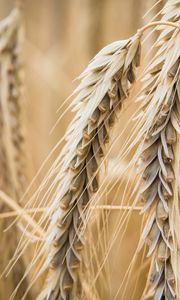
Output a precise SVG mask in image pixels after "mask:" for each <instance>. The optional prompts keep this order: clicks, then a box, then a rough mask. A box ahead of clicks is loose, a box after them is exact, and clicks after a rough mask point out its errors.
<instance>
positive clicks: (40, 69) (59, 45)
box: [0, 0, 164, 300]
mask: <svg viewBox="0 0 180 300" xmlns="http://www.w3.org/2000/svg"><path fill="white" fill-rule="evenodd" d="M156 2H157V1H153V0H148V1H143V0H137V1H135V0H121V1H120V0H85V1H83V0H74V1H70V0H69V1H63V0H51V1H50V0H39V1H30V0H24V5H23V22H24V27H25V33H24V35H25V41H24V44H23V48H22V60H23V63H24V69H25V70H24V79H23V81H24V85H23V94H22V95H23V96H22V106H23V118H24V119H23V120H24V136H25V157H26V176H27V178H26V181H27V182H26V187H25V188H27V187H28V185H29V184H30V183H31V181H32V180H33V178H35V180H34V182H33V184H32V186H31V188H30V190H28V192H27V194H26V195H25V197H24V198H23V201H22V202H21V204H20V205H22V206H24V205H25V204H26V202H27V201H28V200H29V199H30V198H31V197H32V196H33V195H34V192H35V191H36V190H37V188H38V187H39V186H40V183H41V182H42V180H43V178H44V176H45V175H46V174H47V171H48V170H49V168H50V167H51V165H52V163H53V162H54V160H55V158H56V157H57V153H58V151H59V150H60V149H62V147H63V146H64V144H63V143H64V141H63V143H62V144H61V145H60V146H59V147H58V149H56V150H55V151H54V152H53V153H52V155H51V156H50V158H49V159H48V161H47V163H46V164H45V166H44V167H43V169H42V170H41V172H40V173H38V175H37V176H36V174H37V172H38V170H39V168H40V167H41V165H42V163H43V162H44V161H45V160H46V158H47V156H48V155H49V153H50V152H51V151H52V149H53V148H54V146H55V145H56V144H57V143H58V141H59V140H60V139H61V138H62V137H63V135H64V133H65V131H66V129H67V127H68V124H69V123H70V122H71V120H72V118H73V116H74V113H73V112H71V111H70V110H68V111H67V112H66V113H65V115H64V116H63V118H62V119H61V120H60V122H58V123H57V124H56V122H57V120H58V118H59V116H61V115H62V114H63V113H64V112H65V110H66V108H67V107H68V104H69V103H70V101H71V100H69V101H68V102H67V103H65V104H63V102H64V100H65V99H66V98H67V97H68V96H69V95H70V94H71V93H72V91H73V90H74V88H75V87H76V86H77V82H76V81H74V79H75V78H76V77H77V76H79V74H80V73H81V72H82V71H83V70H84V69H85V67H86V65H87V64H88V62H89V61H90V60H91V59H92V58H93V56H94V55H95V54H96V53H97V52H98V51H99V50H100V49H101V48H103V47H104V46H105V45H107V44H109V43H111V42H113V41H116V40H120V39H126V38H128V37H130V36H132V35H133V34H134V33H135V32H136V31H137V29H138V28H140V27H141V26H143V25H144V24H146V23H147V22H149V21H150V20H151V19H152V17H153V16H154V15H156V13H158V12H159V11H160V9H161V8H162V7H163V2H164V1H160V3H158V4H157V5H156V6H155V8H154V9H153V10H152V12H150V13H149V14H148V15H146V16H145V17H144V18H143V15H144V14H145V13H146V12H147V11H148V10H149V9H150V8H151V7H152V6H153V5H154V4H155V3H156ZM14 4H15V1H13V0H11V1H10V0H0V18H1V19H3V18H5V17H6V16H7V15H8V14H9V13H10V12H11V10H12V8H13V7H14ZM154 38H155V34H154V33H153V35H151V36H150V38H149V40H148V41H147V42H146V45H145V47H144V48H145V49H144V52H143V53H142V57H143V58H142V59H144V57H145V55H146V52H148V49H149V45H150V44H148V43H151V41H154ZM138 72H140V70H139V71H138ZM139 88H140V86H139V85H138V84H137V86H136V87H135V89H132V91H131V94H132V97H131V100H130V101H129V102H128V103H127V104H125V105H124V108H123V109H124V110H123V114H122V116H121V118H120V119H119V121H118V124H117V125H116V127H115V129H114V131H113V134H114V136H118V134H119V132H120V131H122V128H124V127H125V126H124V124H128V126H127V128H126V130H125V131H124V132H123V134H121V135H120V136H119V138H118V139H117V141H116V142H115V143H114V144H113V147H112V149H111V151H110V152H109V154H108V159H107V160H108V162H107V169H108V172H107V173H106V174H107V176H106V178H105V183H107V184H108V185H107V186H108V189H107V190H106V188H104V190H103V192H102V193H101V197H100V199H98V204H107V205H111V204H113V205H118V204H119V203H121V200H122V199H120V197H121V195H123V193H124V190H125V189H126V185H127V183H130V185H129V186H128V191H127V197H128V196H129V195H130V193H131V192H132V190H133V187H134V185H135V183H134V180H135V179H134V178H135V177H134V176H135V174H134V173H135V170H132V172H131V173H129V174H128V175H127V176H125V178H122V173H123V170H125V169H126V167H127V165H128V162H129V160H130V159H131V157H132V155H133V153H134V152H133V151H132V152H130V153H129V154H128V156H127V157H125V159H124V160H123V159H119V153H120V152H121V149H122V148H123V147H124V145H125V143H126V140H127V139H128V135H130V134H131V128H132V126H133V125H132V122H131V116H132V115H133V113H134V111H135V110H136V109H137V105H138V104H137V103H135V102H134V99H135V98H136V96H137V94H138V91H139ZM62 104H63V106H62ZM59 107H60V109H59V110H58V108H59ZM55 124H56V126H55V128H54V129H53V130H52V128H53V127H54V125H55ZM35 176H36V177H35ZM7 194H9V193H8V192H7ZM9 196H11V197H12V198H14V197H13V196H12V194H10V195H9ZM128 203H129V202H128V199H127V200H126V199H125V200H124V201H123V204H124V205H126V204H128ZM47 205H48V203H47ZM1 206H2V208H1V210H2V211H1V212H2V213H4V212H7V211H9V210H12V209H11V207H10V208H9V207H8V206H7V205H6V204H5V203H4V201H2V205H1ZM92 214H94V215H93V217H92V220H90V224H89V226H88V235H89V237H90V238H89V241H88V243H87V245H86V246H85V255H87V257H89V256H88V255H89V251H90V245H91V243H92V244H94V249H97V255H98V256H99V257H100V258H102V259H103V255H104V249H103V247H104V248H107V246H109V245H107V244H106V243H107V240H108V237H109V236H113V235H114V233H115V230H116V228H117V224H118V222H119V220H120V219H121V217H122V218H123V211H122V212H120V211H119V210H116V209H115V210H108V209H107V210H104V211H101V210H97V211H96V210H94V211H93V213H92ZM36 218H37V219H38V218H39V215H36V216H35V219H36ZM96 218H98V220H99V221H98V224H97V223H96V222H93V220H94V219H96ZM13 220H14V218H9V219H8V221H7V222H4V219H3V218H1V219H0V224H1V226H0V227H1V234H2V241H3V239H4V241H3V242H2V243H1V246H0V255H1V258H0V267H1V268H0V272H3V270H4V267H5V266H6V264H8V259H9V258H10V257H6V250H5V249H7V250H8V247H11V251H12V248H13V249H14V250H13V251H14V252H15V249H16V246H17V245H18V241H14V243H15V245H13V246H12V245H10V243H8V240H10V239H11V233H12V231H11V230H13V228H14V227H15V226H13V227H10V228H9V229H8V231H7V232H3V230H4V229H6V228H7V226H9V225H10V224H11V222H12V221H13ZM141 221H142V215H139V211H138V210H134V211H133V213H132V216H131V218H130V219H129V221H128V224H127V228H126V235H125V236H122V232H117V233H116V234H115V235H114V243H113V245H112V247H110V250H109V252H108V254H107V257H106V262H105V264H104V267H103V268H104V274H105V275H103V272H102V274H100V276H99V278H98V279H97V289H98V291H99V294H100V295H101V299H103V300H111V299H117V300H121V299H124V298H122V297H123V295H122V292H120V293H118V289H119V287H120V285H121V283H122V282H123V279H124V276H125V274H126V271H127V269H128V267H129V264H130V262H131V260H132V258H133V255H134V253H135V251H136V248H137V245H138V241H139V235H140V232H141ZM104 222H105V223H104ZM25 224H26V223H25ZM24 226H25V225H24ZM98 226H99V227H98ZM103 226H107V232H106V233H104V235H105V234H107V237H105V236H104V244H103V243H102V245H96V242H97V240H96V237H97V236H98V234H99V233H98V232H99V229H100V228H102V227H103ZM17 230H19V229H18V227H17ZM20 231H22V230H20ZM5 235H6V237H7V239H6V238H5ZM102 235H103V234H102ZM25 239H26V237H25ZM120 240H123V243H119V241H120ZM6 243H7V244H6ZM12 243H13V242H12ZM89 243H90V245H89ZM97 244H98V242H97ZM122 245H123V247H122ZM101 247H102V248H101ZM33 248H34V247H33V243H32V245H31V246H30V249H29V250H27V251H25V253H24V254H23V264H25V265H28V264H29V262H30V256H32V255H33ZM13 251H12V252H13ZM7 252H8V251H7ZM14 252H13V253H12V254H11V256H12V255H13V254H14ZM87 260H88V259H87ZM94 260H95V259H94ZM100 260H101V259H100ZM140 260H141V257H140V259H139V261H137V262H136V264H137V266H138V264H139V265H140V264H141V261H140ZM96 263H97V262H96V261H93V262H92V264H94V265H96ZM18 264H19V262H17V265H18ZM148 265H149V263H148V262H147V263H146V264H145V265H143V266H142V268H143V270H142V272H141V273H140V278H139V280H138V282H137V283H136V281H135V280H132V282H130V283H129V286H128V291H127V294H126V297H127V299H132V298H131V297H132V294H133V292H134V290H135V288H136V289H137V292H136V295H135V297H134V298H133V300H138V299H140V297H141V295H142V291H143V289H144V286H145V282H146V279H147V278H146V277H147V275H146V273H147V270H148ZM19 268H20V265H19ZM137 269H138V267H137ZM107 270H108V271H107ZM31 272H32V273H33V270H32V271H31ZM31 272H30V274H29V275H28V277H27V281H28V282H30V281H31V276H32V275H33V274H31ZM87 272H88V271H87ZM106 272H107V273H108V277H107V278H106V276H107V275H106ZM20 273H21V270H20ZM143 274H144V276H143ZM135 275H136V274H135ZM101 276H102V277H103V276H105V280H104V279H103V280H102V277H101ZM14 277H16V275H14V273H10V275H9V276H8V277H7V279H4V278H3V279H1V280H0V299H3V300H6V299H7V300H8V299H9V297H10V295H11V293H12V292H13V289H14V288H15V284H17V282H16V280H15V278H14ZM13 281H15V284H14V282H13ZM102 282H103V284H104V285H103V286H102ZM24 284H25V285H26V284H28V283H26V282H25V283H24ZM136 284H137V286H136ZM20 289H21V287H20ZM41 289H42V281H41V280H37V281H36V282H35V286H34V287H33V288H32V291H31V292H30V293H28V296H27V299H36V296H37V294H38V293H39V290H41ZM7 290H8V292H7ZM22 293H23V291H22ZM21 297H22V295H21V293H20V294H18V293H17V295H16V296H15V299H17V300H20V299H21ZM92 297H94V296H92ZM52 299H54V298H52ZM59 299H60V298H59ZM92 300H93V298H92ZM94 300H95V298H94Z"/></svg>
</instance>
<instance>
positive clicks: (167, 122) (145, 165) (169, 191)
mask: <svg viewBox="0 0 180 300" xmlns="http://www.w3.org/2000/svg"><path fill="white" fill-rule="evenodd" d="M178 8H179V1H168V2H167V4H166V6H165V8H164V11H163V12H164V16H163V17H162V20H171V21H173V22H176V21H177V20H179V17H178V16H177V10H178ZM179 44H180V34H179V32H178V31H175V32H174V31H172V29H171V28H165V29H164V30H163V31H162V32H161V34H160V36H159V39H158V46H159V49H158V51H157V53H156V55H155V57H154V59H153V61H152V62H151V63H150V67H149V68H148V70H147V76H146V77H145V88H144V92H145V96H144V97H143V98H144V104H143V110H144V111H143V114H144V124H145V128H146V130H145V142H144V143H143V147H142V148H141V151H142V153H141V161H142V164H141V170H142V181H143V185H142V187H141V193H140V198H141V201H142V203H143V205H144V207H143V209H142V213H145V212H147V215H148V219H147V221H146V224H145V228H144V230H143V233H142V236H141V240H140V245H139V249H141V247H142V246H143V245H144V244H146V245H147V248H148V253H147V256H148V257H152V259H151V267H150V271H149V275H148V280H147V284H146V287H145V290H144V293H143V296H142V298H143V299H167V300H170V299H179V297H180V294H179V275H178V270H177V261H178V260H177V257H178V259H179V254H178V252H179V246H180V244H179V241H178V239H179V238H178V236H177V230H178V228H180V220H178V217H179V212H178V211H179V207H178V204H177V201H178V189H179V187H178V185H179V177H178V176H179V175H178V172H179V155H178V148H177V147H178V146H179V134H180V114H179V113H180V110H179V108H180V81H179V75H180V65H179V63H180V51H179ZM150 115H151V117H150ZM175 209H177V211H176V213H177V216H178V217H177V216H176V217H175ZM173 216H174V217H173Z"/></svg>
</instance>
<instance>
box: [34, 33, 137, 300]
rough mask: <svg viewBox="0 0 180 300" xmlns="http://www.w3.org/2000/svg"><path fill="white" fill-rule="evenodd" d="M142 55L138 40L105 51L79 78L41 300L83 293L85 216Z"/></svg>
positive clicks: (46, 248) (54, 205) (54, 204)
mask: <svg viewBox="0 0 180 300" xmlns="http://www.w3.org/2000/svg"><path fill="white" fill-rule="evenodd" d="M139 51H140V44H139V35H135V36H134V37H132V38H131V39H128V40H124V41H118V42H115V43H113V44H111V45H109V46H107V47H105V48H104V49H103V50H101V51H100V52H99V53H98V54H97V55H96V57H95V58H94V59H93V60H92V61H91V62H90V64H89V66H88V67H87V69H86V70H85V71H84V73H83V74H82V75H81V76H80V78H81V83H80V85H79V87H78V88H77V89H76V91H75V93H77V92H78V95H77V96H76V98H75V100H74V101H73V103H72V105H73V106H74V107H75V110H77V113H76V116H75V119H74V120H73V122H72V124H71V125H70V127H69V129H68V131H67V133H66V140H67V142H66V145H65V147H64V149H63V151H62V153H63V154H61V155H62V156H61V160H62V161H61V160H60V161H58V163H57V166H59V165H61V169H60V170H59V171H58V176H57V178H55V181H57V189H56V191H55V194H54V195H53V201H52V205H51V207H50V209H49V212H48V213H49V214H51V212H52V211H54V214H53V216H52V217H51V223H50V225H49V229H48V234H47V237H48V238H47V240H46V241H45V243H44V245H43V247H42V249H41V251H39V253H38V255H37V259H38V257H39V256H40V255H42V254H43V253H44V252H45V253H47V254H46V255H47V258H46V260H45V262H44V263H43V265H42V266H41V267H40V270H39V273H41V272H42V271H44V270H46V269H50V271H49V276H48V279H47V282H46V285H45V287H44V290H43V291H42V293H41V294H40V295H39V297H38V299H59V298H61V299H79V298H78V297H80V296H81V295H82V293H83V291H82V286H81V282H80V280H79V278H80V277H79V276H80V270H81V264H82V256H81V252H82V248H83V244H84V238H83V235H82V231H84V228H83V226H84V225H85V215H86V210H87V208H88V205H89V202H90V199H91V198H92V197H93V194H94V193H95V192H96V191H97V190H98V186H99V168H100V165H101V164H102V161H103V157H104V156H105V153H106V148H107V147H106V144H107V143H108V142H109V139H110V132H111V127H112V126H113V125H114V123H115V121H116V118H117V115H118V111H119V110H120V108H121V106H122V103H123V100H125V99H126V98H127V97H128V95H129V89H130V86H131V84H132V83H133V82H134V79H135V75H134V71H135V68H136V67H137V66H138V64H139V55H140V53H139ZM56 171H57V170H56ZM59 174H60V179H59Z"/></svg>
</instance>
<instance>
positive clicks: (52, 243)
mask: <svg viewBox="0 0 180 300" xmlns="http://www.w3.org/2000/svg"><path fill="white" fill-rule="evenodd" d="M179 12H180V3H179V1H178V0H168V1H167V2H166V4H165V5H164V7H163V10H162V11H161V13H160V16H161V17H160V18H159V19H158V20H156V21H154V22H150V23H148V24H146V25H145V26H144V27H142V28H140V29H139V30H138V31H137V33H136V34H135V35H133V36H132V37H130V38H128V39H126V40H120V41H117V42H114V43H112V44H110V45H108V46H106V47H105V48H103V49H102V50H101V51H100V52H99V53H98V54H97V55H96V56H95V57H94V58H93V59H92V60H91V61H90V63H89V64H88V66H87V68H86V69H85V71H84V72H83V73H82V74H81V75H80V76H79V78H78V79H79V80H80V84H79V86H78V87H77V88H76V89H75V91H74V92H73V94H72V95H71V98H70V99H72V98H73V101H72V102H71V103H70V105H69V107H68V109H71V110H72V111H73V112H74V113H75V116H74V118H73V120H72V122H71V123H70V125H69V127H68V129H67V131H66V133H65V135H64V137H63V139H62V140H61V141H60V142H64V147H63V148H62V150H61V152H60V153H59V155H58V156H57V158H56V160H55V162H54V163H53V165H52V167H51V168H50V170H49V172H48V174H47V176H46V177H45V179H44V180H43V182H42V184H41V185H40V187H39V188H38V189H37V192H36V193H35V194H34V196H33V197H32V198H31V199H30V200H29V203H28V204H27V205H26V206H25V208H24V210H26V209H27V210H28V209H29V208H32V207H33V206H36V208H37V211H38V208H41V206H43V207H46V208H45V210H44V212H43V214H42V215H41V217H40V218H39V221H38V223H37V224H36V214H35V215H34V216H32V218H30V217H29V218H28V219H27V218H26V219H25V221H27V227H26V228H25V230H24V232H23V237H24V236H25V235H26V233H28V229H29V224H28V220H30V221H31V225H32V224H35V225H33V226H34V228H33V231H32V232H31V233H32V235H33V236H34V237H36V238H37V239H38V242H37V245H36V246H35V247H34V248H35V254H34V256H33V258H32V261H31V263H30V264H29V265H28V266H27V268H26V270H24V266H21V272H22V273H23V272H24V273H23V274H22V275H21V277H22V278H21V279H19V284H17V288H16V289H15V292H14V294H13V296H15V297H16V295H18V291H19V290H21V284H22V283H23V284H24V282H25V284H26V285H28V286H25V287H23V289H22V290H23V292H22V293H23V294H24V296H21V295H20V296H19V297H22V299H25V298H27V297H30V294H29V291H30V289H31V288H32V286H33V284H34V283H36V282H37V281H38V280H39V278H40V277H41V276H42V277H43V275H44V274H45V277H46V279H45V280H44V286H43V287H42V288H40V289H39V295H38V296H37V299H38V300H45V299H46V300H58V299H61V300H75V299H77V300H80V299H82V300H83V299H93V300H95V299H97V300H98V299H99V300H100V299H102V292H101V289H102V287H103V286H105V284H106V280H107V277H108V276H109V274H108V269H107V270H106V274H105V276H102V277H101V281H102V282H100V283H99V282H98V283H97V281H98V278H99V274H101V273H102V272H103V268H104V266H105V265H106V264H107V261H108V255H109V253H110V251H111V249H112V247H113V244H114V243H115V241H116V239H117V237H118V236H119V234H120V239H119V240H118V243H119V249H120V248H121V244H122V243H123V239H124V236H125V235H126V232H127V228H128V224H129V221H130V219H131V218H132V212H133V211H134V210H135V209H138V210H140V215H141V216H142V226H141V230H140V232H139V242H138V245H137V249H136V251H135V253H134V255H133V258H132V261H131V262H130V265H129V267H128V268H127V270H126V273H125V274H124V279H123V280H122V282H121V283H119V288H118V290H117V291H115V292H114V293H113V296H110V297H111V298H112V299H128V298H129V291H128V287H131V282H132V283H133V287H134V288H133V292H132V294H131V297H132V299H139V298H138V297H139V296H137V295H139V294H141V295H140V298H141V299H154V300H163V299H166V300H172V299H180V271H179V268H180V263H179V261H180V256H179V251H180V238H179V230H180V213H179V189H180V187H179V182H180V181H179V166H180V155H179V146H180V65H179V62H180V22H179V21H180V17H179ZM19 14H20V11H19V9H16V10H14V11H13V13H12V14H11V15H10V17H9V18H7V20H5V21H4V22H3V23H2V24H1V26H0V63H1V81H0V84H1V91H0V118H1V124H0V125H1V127H0V141H1V147H0V151H1V152H0V155H1V157H2V159H1V163H2V174H1V177H2V178H3V182H5V184H4V185H2V187H1V188H2V190H4V191H6V193H7V194H9V195H10V196H11V197H12V198H13V199H14V200H16V201H19V200H20V198H21V197H22V196H23V191H24V187H25V183H24V170H23V166H24V154H23V150H22V144H23V143H22V142H23V136H22V133H21V119H20V110H21V105H20V85H21V81H20V79H19V72H20V71H19V69H20V66H19V51H18V33H19V30H20V27H21V25H20V15H19ZM146 30H150V31H151V33H153V32H154V31H156V32H157V33H156V41H155V44H154V45H152V49H151V50H150V52H149V56H150V61H149V62H147V61H146V60H145V62H144V66H143V61H142V53H143V45H144V43H143V37H144V33H145V31H146ZM141 65H142V66H143V67H144V71H142V69H141V72H143V73H142V74H140V75H139V74H138V67H139V66H140V67H141ZM139 78H141V80H140V79H139ZM136 84H140V85H141V88H140V92H139V95H138V96H137V97H136V99H135V100H137V101H136V103H137V108H136V111H135V113H134V114H133V116H132V120H131V121H132V128H131V129H130V133H129V136H128V137H127V139H126V140H125V141H124V144H123V145H122V147H121V149H120V150H119V154H118V157H119V158H121V159H122V158H127V157H128V156H130V161H129V163H128V166H127V167H126V168H125V169H124V170H123V172H122V174H121V178H120V186H119V188H118V189H117V193H118V197H119V198H121V199H122V201H121V203H119V208H118V209H119V211H120V213H119V218H118V222H117V223H116V225H115V229H114V231H113V232H112V234H111V235H110V234H109V230H108V222H109V220H110V217H111V214H104V215H103V214H102V215H101V218H102V220H100V214H96V213H95V212H94V211H95V210H96V209H98V203H99V199H100V198H103V196H104V190H105V189H106V190H107V191H108V192H107V194H108V193H109V194H110V192H111V190H112V188H113V187H112V186H111V187H110V184H111V182H109V183H107V182H106V180H105V179H106V172H105V170H106V160H107V159H108V155H109V152H110V150H111V148H112V146H113V145H114V143H115V138H114V132H115V130H114V129H113V128H114V125H115V124H118V121H119V119H120V118H121V116H122V111H123V107H124V106H125V105H126V104H128V101H130V100H131V96H132V94H131V90H132V89H133V88H134V87H135V86H136ZM68 100H69V99H68ZM5 118H6V121H5ZM126 126H127V125H126V124H124V127H123V128H122V129H121V132H117V133H116V134H117V139H118V138H119V136H121V134H122V132H123V131H124V130H125V128H126ZM117 167H118V166H117ZM115 169H116V166H115ZM131 172H133V173H134V176H133V179H132V181H130V180H131V178H130V173H131ZM9 173H10V174H11V176H9ZM112 173H113V172H112ZM110 175H112V174H110ZM124 177H126V181H127V182H126V184H124V181H123V178H124ZM117 182H118V179H117V180H116V181H115V183H114V186H115V185H116V183H117ZM25 196H27V193H25V194H24V197H25ZM125 197H126V198H127V201H126V202H125V204H126V205H124V206H123V205H121V204H122V203H123V204H124V198H125ZM111 204H113V203H111ZM37 206H38V207H37ZM102 206H103V205H102ZM36 208H35V209H34V211H35V213H36ZM102 208H103V207H102ZM104 208H105V209H106V208H107V207H104ZM110 210H111V208H110ZM122 211H123V212H122ZM33 217H34V220H33ZM18 221H19V220H18ZM101 221H102V222H101ZM94 224H96V225H97V227H96V230H97V231H98V234H97V236H96V237H93V232H96V231H95V229H94V227H93V226H94ZM91 225H92V226H91ZM39 228H40V232H42V238H41V239H40V238H38V237H37V236H36V235H37V233H38V230H39ZM87 228H88V230H87ZM43 230H44V231H43ZM133 230H134V231H135V230H136V228H135V227H134V228H133ZM96 238H97V241H95V240H96ZM103 239H105V240H106V241H105V243H104V240H103ZM93 240H94V241H93ZM31 242H32V240H31V238H29V239H28V238H27V237H26V239H24V238H21V239H20V242H19V244H18V248H17V249H16V252H15V254H14V257H13V258H12V260H11V263H10V264H9V265H8V267H7V270H10V269H11V265H12V266H13V264H14V262H16V261H18V260H19V261H21V257H22V255H23V253H24V251H25V250H26V249H27V247H28V246H29V245H30V244H31ZM103 243H104V244H105V245H106V246H105V247H104V244H103ZM87 248H88V249H87ZM99 249H100V250H99ZM98 253H100V256H101V257H99V256H98V255H99V254H98ZM139 259H140V260H141V265H139V267H138V270H137V266H138V262H139ZM13 270H14V272H15V273H16V268H15V267H14V269H13ZM32 270H33V275H32V276H31V281H30V282H29V281H28V283H27V282H26V279H27V278H29V277H28V275H29V273H30V272H31V271H32ZM144 270H145V271H144ZM106 276H107V277H106ZM142 276H143V280H144V282H145V284H144V283H143V284H142V287H141V290H140V292H139V293H138V292H137V287H138V282H139V281H140V278H142ZM99 281H100V280H99ZM103 281H104V282H103ZM99 284H100V285H101V287H99ZM25 289H26V291H25ZM22 290H21V291H22ZM103 297H104V296H103ZM108 300H111V299H108Z"/></svg>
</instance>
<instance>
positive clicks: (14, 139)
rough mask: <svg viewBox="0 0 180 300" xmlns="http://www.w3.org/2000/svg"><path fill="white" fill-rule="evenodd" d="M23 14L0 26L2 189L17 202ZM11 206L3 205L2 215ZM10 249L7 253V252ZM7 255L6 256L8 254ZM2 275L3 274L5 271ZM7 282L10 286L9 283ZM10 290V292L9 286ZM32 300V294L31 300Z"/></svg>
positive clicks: (10, 244)
mask: <svg viewBox="0 0 180 300" xmlns="http://www.w3.org/2000/svg"><path fill="white" fill-rule="evenodd" d="M21 19H22V17H21V11H20V10H19V9H18V8H16V9H14V10H13V11H12V12H11V14H10V15H9V16H8V17H7V18H6V19H5V20H3V21H1V23H0V164H1V180H0V188H1V189H2V190H3V191H5V192H6V193H7V194H8V195H10V196H11V197H13V199H15V200H16V201H18V200H19V199H20V197H21V196H22V193H23V191H24V188H25V176H24V173H25V170H24V148H23V146H24V145H23V144H24V143H23V141H24V137H23V132H22V119H21V108H22V104H21V78H22V75H21V72H22V71H21V69H22V65H21V33H22V22H21ZM6 209H7V206H6V205H5V204H1V211H6ZM9 224H10V221H9V220H3V221H1V232H2V231H3V230H4V229H5V228H6V227H7V226H9ZM17 237H18V230H17V227H14V228H12V229H11V231H8V232H6V233H3V237H2V241H1V243H3V246H2V244H1V249H2V253H1V262H2V266H1V267H3V268H5V267H6V265H7V263H8V261H9V259H10V258H11V257H12V256H13V254H14V252H15V249H16V246H17V242H18V240H17ZM5 249H6V251H5ZM4 252H6V254H4ZM1 271H2V270H1ZM24 271H25V262H24V259H23V258H21V260H20V261H19V262H18V264H16V266H15V268H14V271H13V273H12V277H10V278H9V279H6V280H3V279H2V280H1V284H3V287H2V288H1V292H2V298H3V299H4V297H5V295H4V294H3V291H4V290H5V292H6V293H7V291H8V293H9V294H8V295H6V297H9V296H10V293H11V292H13V290H14V289H15V288H16V286H17V285H18V283H19V281H20V279H21V278H22V277H23V274H24ZM5 282H6V283H5ZM6 285H7V286H8V289H6V288H5V286H6ZM27 286H28V280H27V279H26V280H24V281H23V284H22V286H21V290H19V292H18V294H17V297H18V299H19V298H21V297H22V295H23V293H24V291H25V290H26V289H27ZM27 299H31V296H30V294H28V298H27Z"/></svg>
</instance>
